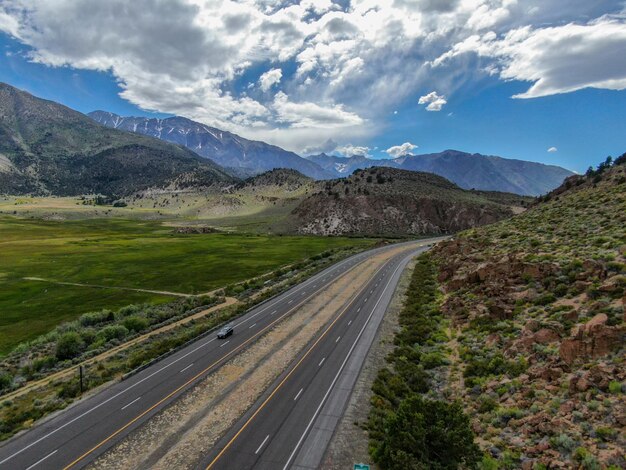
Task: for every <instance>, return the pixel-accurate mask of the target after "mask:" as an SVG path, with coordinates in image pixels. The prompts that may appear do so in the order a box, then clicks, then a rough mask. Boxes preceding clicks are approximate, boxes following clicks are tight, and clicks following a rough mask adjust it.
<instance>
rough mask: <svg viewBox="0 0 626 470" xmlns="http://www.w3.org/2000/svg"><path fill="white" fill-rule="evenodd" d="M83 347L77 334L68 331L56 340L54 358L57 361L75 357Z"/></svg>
mask: <svg viewBox="0 0 626 470" xmlns="http://www.w3.org/2000/svg"><path fill="white" fill-rule="evenodd" d="M83 346H84V343H83V340H82V338H81V337H80V335H79V334H78V333H76V332H75V331H70V332H68V333H65V334H64V335H62V336H61V337H60V338H59V339H58V340H57V345H56V356H57V358H58V359H59V360H61V361H63V360H65V359H72V358H73V357H76V356H77V355H78V354H79V353H80V351H81V350H82V348H83Z"/></svg>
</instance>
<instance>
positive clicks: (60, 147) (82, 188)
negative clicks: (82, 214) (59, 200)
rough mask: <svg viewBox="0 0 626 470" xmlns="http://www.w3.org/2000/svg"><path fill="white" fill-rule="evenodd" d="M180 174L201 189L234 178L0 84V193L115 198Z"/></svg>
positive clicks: (175, 149)
mask: <svg viewBox="0 0 626 470" xmlns="http://www.w3.org/2000/svg"><path fill="white" fill-rule="evenodd" d="M186 174H190V175H191V174H193V175H194V181H196V182H201V183H202V184H203V185H205V186H207V185H212V184H216V183H228V182H232V181H234V180H233V178H232V177H231V176H229V175H228V174H226V173H225V172H224V171H223V170H222V169H221V168H220V167H219V166H217V165H216V164H214V163H212V162H210V161H207V160H205V159H202V158H201V157H199V156H198V155H196V154H195V153H193V152H191V151H190V150H188V149H186V148H184V147H180V146H177V145H173V144H169V143H167V142H163V141H161V140H158V139H153V138H149V137H146V136H141V135H136V134H131V133H128V132H122V131H117V130H115V129H109V128H107V127H104V126H101V125H99V124H97V123H96V122H94V121H93V120H92V119H90V118H89V117H87V116H85V115H84V114H81V113H79V112H77V111H74V110H72V109H70V108H67V107H66V106H63V105H61V104H58V103H55V102H53V101H48V100H43V99H40V98H37V97H35V96H33V95H31V94H29V93H26V92H24V91H21V90H18V89H17V88H14V87H12V86H10V85H7V84H3V83H0V193H5V194H14V195H18V194H41V195H46V194H54V195H59V196H72V195H80V194H93V193H100V194H107V195H117V196H120V195H125V194H130V193H133V192H136V191H139V190H141V189H145V188H149V187H157V186H165V185H168V184H169V183H170V182H171V181H172V180H173V179H175V178H180V177H181V176H182V175H186Z"/></svg>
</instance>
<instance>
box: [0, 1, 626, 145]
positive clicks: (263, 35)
mask: <svg viewBox="0 0 626 470" xmlns="http://www.w3.org/2000/svg"><path fill="white" fill-rule="evenodd" d="M567 3H568V5H567V6H568V7H567V8H563V7H562V6H563V0H524V1H521V0H376V1H374V0H359V1H351V2H336V1H332V0H303V1H300V2H293V1H292V0H219V1H218V0H215V1H203V0H168V1H162V0H134V1H133V2H128V1H126V0H109V1H107V2H94V1H92V0H39V1H37V2H33V1H32V0H1V1H0V31H3V32H5V33H7V34H10V35H11V36H13V37H15V38H16V39H17V40H19V41H20V42H21V43H23V44H25V45H27V46H29V47H30V55H29V57H30V60H32V61H35V62H38V63H41V64H45V65H48V66H52V67H61V66H70V67H74V68H78V69H86V70H97V71H105V72H107V73H111V74H112V75H113V76H114V77H115V79H116V80H117V81H118V83H119V84H120V87H121V89H122V91H121V96H122V97H123V98H125V99H127V100H129V101H130V102H132V103H134V104H136V105H138V106H139V107H142V108H144V109H149V110H156V111H160V112H164V113H172V114H180V115H183V116H186V117H189V118H191V119H196V120H199V121H202V122H205V123H207V124H210V125H214V126H216V127H220V128H224V129H226V130H230V131H233V132H237V133H240V134H243V135H245V136H247V137H254V138H261V139H264V140H268V141H270V142H272V143H276V144H279V145H288V148H290V149H291V150H296V151H298V150H302V149H303V148H306V147H308V146H311V145H315V144H316V142H318V143H319V142H323V141H326V140H328V139H333V140H336V141H338V142H340V143H341V144H345V143H347V142H350V141H353V142H354V141H356V139H358V138H361V136H363V135H367V134H368V133H371V132H375V131H377V130H378V131H379V132H380V129H381V128H383V126H382V125H381V124H384V123H383V122H382V120H383V119H384V116H390V115H391V113H392V112H393V110H394V109H398V105H399V104H400V103H404V102H405V100H407V99H412V98H411V97H413V96H415V94H416V93H417V92H418V91H419V90H424V89H425V88H426V89H433V88H435V84H436V87H437V90H438V91H437V93H435V94H434V95H433V94H432V93H431V94H429V95H426V96H424V97H422V99H423V100H425V101H423V102H422V104H424V105H426V106H427V108H426V109H428V110H429V111H439V110H441V108H442V107H443V106H444V105H445V104H446V98H449V97H451V96H452V95H453V94H454V93H455V92H456V90H457V89H458V88H459V86H460V85H461V84H462V83H464V81H465V80H467V77H471V76H472V73H477V74H482V73H484V71H485V70H489V71H490V73H491V74H492V75H493V76H494V77H497V78H499V79H501V80H522V81H526V82H528V83H529V84H530V85H529V89H528V90H527V91H526V92H525V93H522V94H520V96H518V97H519V98H535V97H539V96H546V95H549V94H555V93H564V92H568V91H574V90H577V89H581V88H585V87H596V88H608V89H623V88H626V61H624V60H623V58H622V57H621V55H620V53H621V51H623V50H624V49H625V48H626V39H625V35H626V32H625V29H626V25H625V22H626V17H625V15H624V13H623V11H622V10H623V6H622V5H621V4H619V5H618V3H619V2H616V1H615V0H596V1H594V2H589V1H588V0H569V1H568V2H567ZM620 12H621V14H620ZM76 25H80V27H77V26H76ZM469 54H474V55H477V56H478V57H479V58H480V60H477V61H468V60H465V59H464V56H466V55H469ZM267 64H272V65H271V69H270V70H267ZM261 67H264V68H263V70H266V72H265V73H264V74H263V75H262V76H261V77H260V78H259V79H258V82H255V85H256V86H252V87H245V86H243V87H242V86H241V84H240V82H238V80H241V78H242V77H249V74H250V73H251V72H252V71H256V70H259V68H261ZM292 71H293V72H292ZM242 88H243V89H242ZM270 90H275V91H276V94H275V95H271V94H270V93H267V92H268V91H270ZM444 96H445V97H444ZM420 100H421V99H420ZM350 139H355V140H350Z"/></svg>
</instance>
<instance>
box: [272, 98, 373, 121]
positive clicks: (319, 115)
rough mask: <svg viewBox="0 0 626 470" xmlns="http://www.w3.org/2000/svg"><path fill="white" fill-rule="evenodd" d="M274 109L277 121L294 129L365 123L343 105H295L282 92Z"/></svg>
mask: <svg viewBox="0 0 626 470" xmlns="http://www.w3.org/2000/svg"><path fill="white" fill-rule="evenodd" d="M273 108H274V110H275V111H276V113H277V115H278V118H277V120H278V121H279V122H281V123H287V124H289V125H290V126H292V127H327V126H333V127H345V126H357V125H359V124H362V123H363V120H362V119H361V118H360V117H359V116H358V115H356V114H354V113H350V112H349V111H346V110H344V109H343V106H341V105H332V106H326V107H324V106H320V105H318V104H317V103H311V102H301V103H294V102H293V101H290V100H289V96H288V95H286V94H285V93H283V92H282V91H279V92H278V93H276V96H275V97H274V103H273Z"/></svg>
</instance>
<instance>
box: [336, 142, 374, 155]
mask: <svg viewBox="0 0 626 470" xmlns="http://www.w3.org/2000/svg"><path fill="white" fill-rule="evenodd" d="M335 150H337V152H339V153H341V154H342V155H345V156H346V157H352V156H354V155H358V156H360V157H368V156H370V155H369V152H370V150H371V149H370V148H369V147H363V146H358V145H352V144H347V145H343V146H341V147H337V148H336V149H335Z"/></svg>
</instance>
